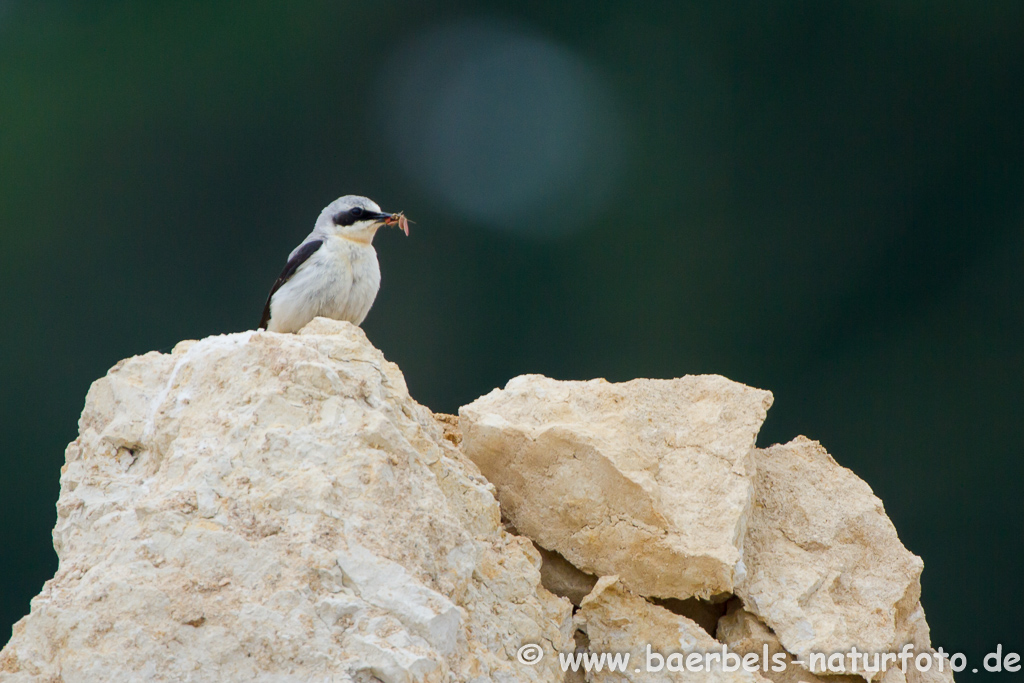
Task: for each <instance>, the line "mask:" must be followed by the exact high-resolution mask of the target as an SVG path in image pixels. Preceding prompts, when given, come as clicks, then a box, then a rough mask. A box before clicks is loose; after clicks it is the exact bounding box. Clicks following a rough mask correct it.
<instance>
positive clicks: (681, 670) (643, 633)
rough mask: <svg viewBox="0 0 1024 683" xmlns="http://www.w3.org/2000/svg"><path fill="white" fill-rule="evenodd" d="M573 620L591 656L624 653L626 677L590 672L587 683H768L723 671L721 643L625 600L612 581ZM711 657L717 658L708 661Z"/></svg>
mask: <svg viewBox="0 0 1024 683" xmlns="http://www.w3.org/2000/svg"><path fill="white" fill-rule="evenodd" d="M574 620H575V622H576V625H577V627H578V628H580V629H582V630H584V631H585V632H586V634H587V637H588V638H589V648H590V651H591V652H592V653H612V652H614V653H625V652H628V653H629V663H628V665H627V666H626V668H625V671H619V672H611V671H608V670H607V669H605V670H603V671H600V672H595V671H591V672H590V678H588V680H590V681H593V682H594V683H605V682H608V683H612V682H614V683H623V682H628V683H661V682H666V683H668V682H669V681H692V682H693V683H708V682H715V683H719V682H720V683H726V682H728V683H768V679H766V678H764V677H762V675H761V674H760V672H759V671H748V670H746V669H744V668H743V667H742V665H741V664H736V666H737V670H735V671H728V670H726V668H725V667H724V666H723V662H722V659H721V654H722V643H720V642H718V641H716V640H715V639H714V638H712V637H711V636H710V635H708V634H707V633H706V632H705V631H704V630H703V629H702V628H701V627H700V626H698V625H697V624H696V623H695V622H693V621H691V620H690V619H687V618H686V617H684V616H680V615H678V614H673V613H672V612H670V611H668V610H667V609H665V608H663V607H658V606H657V605H653V604H651V603H650V602H648V601H646V600H644V599H643V598H641V597H639V596H636V595H632V594H630V593H629V592H628V591H626V590H625V589H624V588H623V587H622V586H621V585H620V584H619V581H618V580H617V578H616V577H614V576H604V577H601V579H600V580H599V581H598V582H597V586H595V588H594V590H593V592H592V593H591V594H590V595H588V596H587V597H586V598H584V599H583V604H582V605H581V606H580V609H579V611H578V612H577V613H576V616H575V617H574ZM648 646H649V647H650V653H649V652H648ZM712 653H714V654H717V655H719V657H717V658H715V659H712V660H709V659H707V655H708V654H712ZM691 655H693V656H696V657H697V659H698V660H700V666H708V668H706V669H704V670H700V671H698V670H693V669H692V668H691V667H692V664H690V665H687V664H686V659H685V658H686V657H688V656H691ZM698 655H699V656H698ZM659 658H661V659H659ZM733 664H735V662H732V663H730V667H731V666H733ZM655 669H660V670H655Z"/></svg>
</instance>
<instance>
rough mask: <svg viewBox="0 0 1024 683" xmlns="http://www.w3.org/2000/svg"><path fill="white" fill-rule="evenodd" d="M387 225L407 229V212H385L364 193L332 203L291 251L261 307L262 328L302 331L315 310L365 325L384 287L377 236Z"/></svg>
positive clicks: (316, 312)
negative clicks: (376, 245) (374, 246)
mask: <svg viewBox="0 0 1024 683" xmlns="http://www.w3.org/2000/svg"><path fill="white" fill-rule="evenodd" d="M384 225H398V226H399V227H400V228H401V229H402V230H403V231H404V232H405V234H406V235H408V234H409V221H408V219H407V218H406V217H405V214H404V213H385V212H382V211H381V210H380V207H379V206H378V205H377V204H376V203H374V202H373V201H371V200H369V199H367V198H366V197H360V196H357V195H346V196H344V197H339V198H338V199H335V200H334V201H333V202H331V203H330V204H328V205H327V206H326V207H325V208H324V210H323V211H321V212H320V216H319V217H318V218H317V219H316V224H315V225H314V227H313V232H311V233H309V235H308V236H307V237H306V239H304V240H302V242H301V243H300V244H299V246H297V247H295V249H294V250H293V251H292V253H291V254H289V255H288V263H287V264H286V265H285V267H284V270H283V271H281V275H280V277H278V278H277V282H275V283H274V286H273V288H272V289H271V290H270V295H269V296H268V297H267V303H266V306H264V308H263V317H262V318H261V319H260V324H259V329H264V330H269V331H271V332H298V331H299V330H300V329H302V327H304V326H305V325H306V323H308V322H309V321H311V320H312V319H313V318H315V317H317V316H323V317H326V318H334V319H335V320H347V321H348V322H350V323H353V324H355V325H361V324H362V322H363V320H365V319H366V314H367V313H369V312H370V307H371V306H373V300H374V299H375V298H377V290H378V289H380V265H379V264H378V263H377V252H376V251H374V248H373V237H374V235H375V234H376V233H377V230H378V229H379V228H380V227H381V226H384Z"/></svg>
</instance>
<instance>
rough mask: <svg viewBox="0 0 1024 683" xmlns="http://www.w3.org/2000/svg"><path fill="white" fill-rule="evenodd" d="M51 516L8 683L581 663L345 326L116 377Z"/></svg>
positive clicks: (389, 676)
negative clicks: (534, 659) (539, 655)
mask: <svg viewBox="0 0 1024 683" xmlns="http://www.w3.org/2000/svg"><path fill="white" fill-rule="evenodd" d="M57 509H58V519H57V525H56V527H55V529H54V532H53V538H54V545H55V547H56V549H57V552H58V555H59V557H60V566H59V569H58V571H57V574H56V576H55V577H54V578H53V579H52V580H50V581H48V582H47V583H46V585H45V587H44V588H43V590H42V592H41V593H40V595H39V596H37V597H36V598H35V599H33V601H32V609H31V613H30V614H29V615H28V616H27V617H25V618H24V619H22V620H21V621H19V622H18V623H17V624H16V625H15V627H14V635H13V638H12V639H11V641H10V642H9V643H8V644H7V646H6V647H5V648H4V649H3V651H2V652H0V681H3V682H4V683H15V682H18V683H21V682H28V681H38V682H43V681H46V682H51V681H58V680H59V681H63V682H64V683H82V682H88V681H139V680H146V681H196V682H199V681H267V682H270V681H274V682H288V681H295V682H299V681H302V682H303V683H305V682H307V681H326V680H330V681H362V682H366V683H369V682H370V681H378V680H379V681H386V682H389V683H411V682H413V681H431V682H434V681H437V682H440V681H446V682H447V681H474V682H481V683H482V682H484V681H561V680H562V673H561V671H560V670H559V669H558V666H557V658H556V657H554V651H555V650H560V651H567V650H571V649H572V646H573V641H572V629H571V611H570V610H571V606H570V604H569V602H568V601H566V600H563V599H561V598H557V597H555V596H554V595H552V594H550V593H548V592H547V591H546V590H545V589H544V588H542V587H541V585H540V573H539V567H540V557H539V555H538V554H537V552H536V550H535V549H534V548H533V546H532V544H531V543H530V542H529V541H528V540H526V539H523V538H519V537H515V536H512V535H509V534H507V533H505V532H504V531H503V530H502V529H501V521H500V514H499V509H498V504H497V502H496V500H495V498H494V496H493V489H492V487H491V485H490V484H488V483H487V482H486V481H485V480H484V479H483V477H481V476H480V473H479V471H478V470H477V468H476V466H475V465H474V464H473V463H472V462H470V461H469V460H467V459H465V458H464V457H463V456H462V455H461V454H460V452H459V451H458V450H457V448H456V447H455V446H454V445H453V443H452V441H451V439H450V438H445V433H444V431H443V429H442V426H441V425H440V424H439V423H438V422H437V421H435V419H434V417H433V416H432V414H431V413H430V411H429V410H427V409H425V408H423V407H422V406H420V405H418V404H417V403H416V402H415V401H413V400H412V399H411V398H410V397H409V394H408V392H407V390H406V386H405V381H404V378H403V377H402V374H401V372H399V370H398V368H397V367H396V366H395V365H394V364H392V363H389V362H387V361H386V360H385V359H384V357H383V356H382V355H381V353H380V352H379V351H377V350H376V349H374V348H373V347H372V346H371V345H370V344H369V342H368V341H367V340H366V337H365V336H364V334H363V332H362V331H361V330H360V329H359V328H357V327H355V326H352V325H349V324H348V323H342V322H335V321H329V320H325V319H317V320H314V321H313V322H312V323H310V324H309V325H308V326H307V327H306V328H305V329H303V330H302V332H301V333H300V334H298V335H289V334H274V333H269V332H256V333H251V332H250V333H242V334H232V335H227V336H220V337H211V338H207V339H204V340H202V341H198V342H183V343H181V344H179V345H178V346H177V347H176V348H175V349H174V352H173V353H172V354H159V353H149V354H146V355H144V356H139V357H135V358H130V359H127V360H125V361H122V362H120V363H118V364H117V365H116V366H115V367H114V368H113V369H112V370H111V371H110V372H109V374H108V375H107V376H106V377H104V378H102V379H100V380H98V381H97V382H95V383H94V384H93V386H92V388H91V390H90V391H89V395H88V398H87V400H86V405H85V410H84V411H83V413H82V418H81V421H80V436H79V437H78V439H76V440H75V441H74V442H73V443H71V444H70V445H69V446H68V449H67V453H66V464H65V465H64V467H63V469H62V476H61V494H60V500H59V502H58V504H57ZM527 642H529V643H539V644H542V646H543V647H544V649H545V652H546V655H547V656H546V657H545V658H544V661H543V662H542V663H541V664H539V665H537V666H533V667H525V666H523V665H521V664H519V663H518V662H516V651H517V649H518V647H519V646H520V645H521V644H523V643H527Z"/></svg>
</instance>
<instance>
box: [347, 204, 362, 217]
mask: <svg viewBox="0 0 1024 683" xmlns="http://www.w3.org/2000/svg"><path fill="white" fill-rule="evenodd" d="M349 214H350V215H351V216H352V217H353V218H359V217H360V216H362V215H363V210H362V209H361V208H360V207H358V206H357V207H355V208H353V209H349Z"/></svg>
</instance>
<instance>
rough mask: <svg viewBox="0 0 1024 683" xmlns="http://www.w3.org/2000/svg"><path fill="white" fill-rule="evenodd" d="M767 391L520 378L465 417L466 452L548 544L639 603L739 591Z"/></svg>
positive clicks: (708, 383) (515, 514)
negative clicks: (618, 584) (615, 580)
mask: <svg viewBox="0 0 1024 683" xmlns="http://www.w3.org/2000/svg"><path fill="white" fill-rule="evenodd" d="M771 400H772V398H771V394H770V393H769V392H767V391H762V390H759V389H752V388H750V387H747V386H744V385H742V384H738V383H736V382H732V381H730V380H727V379H725V378H723V377H719V376H716V375H703V376H692V377H684V378H681V379H674V380H649V379H638V380H633V381H630V382H624V383H619V384H613V383H609V382H606V381H604V380H592V381H588V382H560V381H556V380H552V379H548V378H546V377H542V376H539V375H524V376H522V377H517V378H515V379H513V380H511V381H509V383H508V384H507V385H506V386H505V389H504V390H495V391H492V392H491V393H489V394H487V395H486V396H483V397H481V398H479V399H477V400H476V401H474V402H473V403H471V404H469V405H467V406H464V407H463V408H462V409H461V410H460V411H459V415H460V420H459V423H460V427H461V429H462V433H463V443H462V448H463V451H464V452H465V453H466V454H467V455H468V456H469V457H470V458H471V459H472V460H473V461H474V462H475V463H476V464H477V465H479V467H480V469H481V471H482V472H483V474H484V475H485V476H486V477H487V478H488V479H489V480H490V481H491V482H492V483H493V484H494V485H495V487H496V488H497V490H498V498H499V500H500V501H501V504H502V510H503V512H504V514H505V515H506V516H507V517H508V518H509V519H510V520H511V521H512V523H513V524H515V526H516V527H517V528H518V529H519V530H520V531H521V532H522V533H524V534H526V535H527V536H529V537H530V538H532V539H533V540H534V541H536V542H537V543H538V544H539V545H541V546H543V547H544V548H548V549H550V550H555V551H557V552H559V553H561V554H562V555H563V556H565V558H566V559H567V560H569V561H570V562H571V563H572V564H573V565H575V566H576V567H578V568H580V569H582V570H584V571H586V572H588V573H591V574H595V575H598V576H603V575H609V574H616V575H618V576H619V577H620V579H621V581H622V583H623V585H625V586H627V587H628V588H629V589H630V590H632V591H634V592H637V593H640V594H642V595H654V596H660V597H675V598H689V597H691V596H698V597H709V596H711V595H714V594H717V593H726V592H731V591H732V590H733V586H734V583H735V579H736V576H737V572H738V571H739V573H742V565H741V564H740V559H741V547H742V541H743V538H744V534H745V532H746V526H745V524H746V516H747V514H748V512H749V509H750V501H751V496H752V492H753V483H752V474H753V471H752V464H753V461H752V455H751V452H752V449H753V446H754V439H755V437H756V436H757V432H758V430H759V429H760V427H761V423H762V422H763V421H764V418H765V413H766V410H767V409H768V406H769V405H770V404H771Z"/></svg>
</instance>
